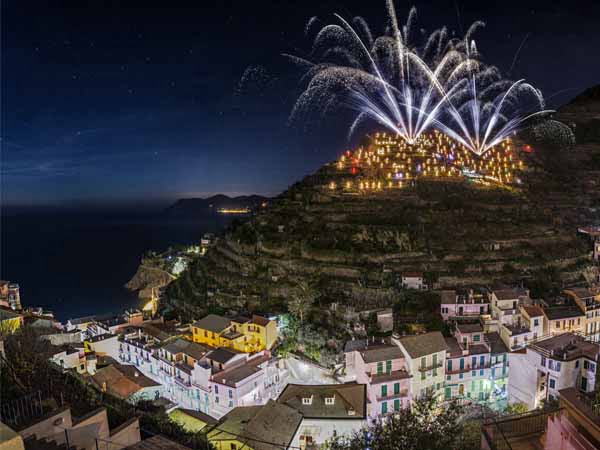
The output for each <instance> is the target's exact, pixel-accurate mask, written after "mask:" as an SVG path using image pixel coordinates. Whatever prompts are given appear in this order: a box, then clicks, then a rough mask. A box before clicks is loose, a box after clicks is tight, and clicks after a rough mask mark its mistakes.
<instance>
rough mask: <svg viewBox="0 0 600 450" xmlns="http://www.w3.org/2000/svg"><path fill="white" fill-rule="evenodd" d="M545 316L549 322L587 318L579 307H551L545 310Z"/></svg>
mask: <svg viewBox="0 0 600 450" xmlns="http://www.w3.org/2000/svg"><path fill="white" fill-rule="evenodd" d="M544 314H545V315H546V317H547V318H548V319H549V320H557V319H570V318H572V317H585V314H584V313H583V312H582V311H581V309H579V307H578V306H551V307H549V308H546V309H544Z"/></svg>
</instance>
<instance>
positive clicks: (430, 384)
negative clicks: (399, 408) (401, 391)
mask: <svg viewBox="0 0 600 450" xmlns="http://www.w3.org/2000/svg"><path fill="white" fill-rule="evenodd" d="M395 342H396V343H397V345H399V346H400V349H401V350H402V353H404V358H405V359H406V365H407V367H408V370H409V372H410V374H411V375H412V378H411V379H410V380H411V394H412V398H413V399H417V398H420V397H423V396H424V395H429V394H431V395H440V394H441V393H442V392H443V388H444V378H445V377H444V367H445V366H446V350H448V345H447V344H446V340H445V339H444V336H443V335H442V333H440V332H439V331H433V332H431V333H424V334H417V335H414V336H404V337H401V338H399V339H397V340H395Z"/></svg>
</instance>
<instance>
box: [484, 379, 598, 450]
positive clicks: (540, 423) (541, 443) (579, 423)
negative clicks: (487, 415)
mask: <svg viewBox="0 0 600 450" xmlns="http://www.w3.org/2000/svg"><path fill="white" fill-rule="evenodd" d="M559 394H560V399H559V404H558V405H557V407H556V408H549V409H540V410H537V411H531V412H530V413H528V414H519V415H512V416H505V417H495V418H493V419H490V420H487V421H485V422H484V423H483V426H482V436H481V437H482V439H481V448H482V450H493V449H500V448H504V449H519V450H559V449H560V450H597V449H598V448H600V414H599V412H598V409H597V408H596V407H594V403H595V401H594V398H593V397H592V396H590V395H587V394H585V393H583V392H580V391H578V390H577V389H575V388H567V389H562V390H561V391H560V392H559Z"/></svg>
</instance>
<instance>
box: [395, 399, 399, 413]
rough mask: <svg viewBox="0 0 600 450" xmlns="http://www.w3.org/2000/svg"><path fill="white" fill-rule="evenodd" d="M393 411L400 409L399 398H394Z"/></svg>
mask: <svg viewBox="0 0 600 450" xmlns="http://www.w3.org/2000/svg"><path fill="white" fill-rule="evenodd" d="M394 411H400V399H396V400H394Z"/></svg>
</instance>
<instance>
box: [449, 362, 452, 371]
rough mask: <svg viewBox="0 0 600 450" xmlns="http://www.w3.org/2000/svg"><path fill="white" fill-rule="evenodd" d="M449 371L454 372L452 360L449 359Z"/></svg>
mask: <svg viewBox="0 0 600 450" xmlns="http://www.w3.org/2000/svg"><path fill="white" fill-rule="evenodd" d="M448 372H452V360H451V359H449V360H448Z"/></svg>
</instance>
